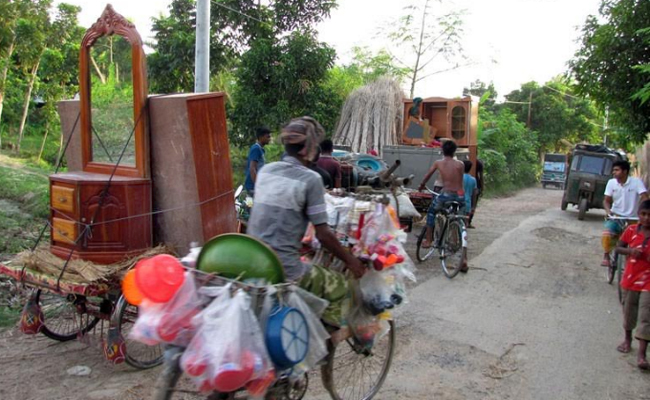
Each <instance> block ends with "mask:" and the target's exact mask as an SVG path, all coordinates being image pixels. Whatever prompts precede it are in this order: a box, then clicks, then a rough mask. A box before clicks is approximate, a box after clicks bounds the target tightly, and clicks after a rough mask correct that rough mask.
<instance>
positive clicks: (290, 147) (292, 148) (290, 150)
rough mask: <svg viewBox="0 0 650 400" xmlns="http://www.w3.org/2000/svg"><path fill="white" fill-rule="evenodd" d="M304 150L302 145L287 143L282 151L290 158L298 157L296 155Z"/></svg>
mask: <svg viewBox="0 0 650 400" xmlns="http://www.w3.org/2000/svg"><path fill="white" fill-rule="evenodd" d="M304 148H305V144H304V143H295V144H289V143H287V144H285V145H284V151H286V152H287V154H288V155H290V156H291V157H298V153H300V151H302V149H304Z"/></svg>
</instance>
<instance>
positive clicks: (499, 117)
mask: <svg viewBox="0 0 650 400" xmlns="http://www.w3.org/2000/svg"><path fill="white" fill-rule="evenodd" d="M536 143H537V137H536V135H535V133H534V132H531V131H530V130H528V129H526V126H525V125H524V124H523V123H521V122H519V121H518V120H517V117H516V115H515V114H513V113H512V112H511V111H510V110H508V109H503V110H501V111H499V112H498V113H496V114H495V113H493V112H491V111H489V110H487V109H480V110H479V144H478V149H479V158H480V159H481V160H482V161H483V164H484V168H485V185H486V189H487V190H488V191H489V192H491V193H500V192H503V191H509V190H513V189H517V188H520V187H525V186H530V185H532V184H533V183H535V182H536V181H537V176H538V174H539V169H540V162H539V158H538V156H537V152H538V150H539V149H538V147H537V144H536Z"/></svg>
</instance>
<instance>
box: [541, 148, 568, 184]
mask: <svg viewBox="0 0 650 400" xmlns="http://www.w3.org/2000/svg"><path fill="white" fill-rule="evenodd" d="M566 161H567V156H566V154H552V153H548V154H544V167H543V169H542V179H541V182H542V187H543V188H544V189H546V186H548V185H553V186H557V187H559V188H560V189H561V190H564V183H565V181H566V170H567V162H566Z"/></svg>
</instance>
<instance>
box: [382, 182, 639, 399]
mask: <svg viewBox="0 0 650 400" xmlns="http://www.w3.org/2000/svg"><path fill="white" fill-rule="evenodd" d="M560 198H561V192H559V191H554V190H542V189H530V190H526V191H524V192H522V193H520V194H519V195H517V196H516V197H512V198H508V199H503V200H500V201H490V202H489V203H488V204H486V207H485V208H483V209H481V210H479V214H478V216H477V225H478V227H479V228H478V229H477V230H476V231H470V234H471V236H470V243H471V242H472V238H473V237H475V238H478V243H479V244H478V247H479V248H478V249H477V248H476V247H474V248H473V250H474V251H473V253H474V254H476V253H477V252H478V253H479V254H478V255H475V256H474V257H473V259H472V260H471V263H470V265H471V266H472V267H473V268H474V269H473V270H470V273H469V274H468V275H466V276H462V275H461V276H458V277H456V278H455V279H453V280H451V281H450V280H448V279H445V278H444V277H443V276H442V275H441V273H439V272H438V273H437V274H436V273H435V271H434V272H431V274H432V276H430V277H427V280H426V281H425V282H423V283H421V284H420V285H419V286H417V287H416V288H415V289H414V290H413V291H412V292H411V296H410V298H411V303H410V304H409V306H408V308H405V309H404V311H403V313H402V315H400V316H399V319H398V321H399V327H400V328H401V331H400V332H399V337H400V347H399V351H398V353H397V357H396V363H395V368H394V369H393V371H392V373H391V375H390V377H389V380H388V383H387V384H386V385H385V388H384V390H383V391H382V392H381V396H379V398H381V399H391V398H398V399H549V400H550V399H650V376H649V375H648V374H646V373H642V372H640V371H638V370H637V368H636V366H635V357H634V356H633V355H621V354H619V353H617V352H616V351H615V347H616V345H617V344H618V343H619V342H620V340H621V339H622V328H621V314H620V307H619V305H618V299H617V295H616V288H615V286H609V285H607V284H606V283H605V281H604V272H603V270H602V268H601V267H599V266H598V264H599V262H600V258H599V257H600V252H599V250H598V249H599V235H600V231H601V230H602V219H603V215H604V214H603V213H602V212H600V211H593V212H590V214H589V215H588V217H587V219H586V220H585V221H582V222H581V221H578V220H577V212H576V211H574V210H569V211H568V212H562V211H560V209H559V202H560ZM499 210H500V211H499ZM499 215H504V217H503V219H504V221H502V222H500V221H499ZM513 223H517V224H516V226H512V225H513ZM508 226H512V227H511V228H509V229H508V230H507V231H505V232H502V231H503V228H504V227H508ZM486 229H488V230H491V229H494V230H495V231H496V232H497V233H500V235H499V236H498V237H497V238H496V239H495V240H493V241H490V240H489V239H487V240H486V237H490V236H492V235H489V234H485V233H481V232H482V231H484V230H486ZM501 232H502V233H501ZM488 243H489V244H488ZM470 247H471V244H470ZM481 247H483V248H481ZM423 268H424V269H433V270H438V269H439V265H438V262H437V261H436V262H431V263H430V264H429V265H426V266H423ZM420 275H426V274H423V273H422V272H421V273H420Z"/></svg>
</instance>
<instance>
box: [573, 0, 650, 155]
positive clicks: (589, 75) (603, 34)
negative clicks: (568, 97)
mask: <svg viewBox="0 0 650 400" xmlns="http://www.w3.org/2000/svg"><path fill="white" fill-rule="evenodd" d="M598 11H599V15H598V16H594V15H590V16H589V17H587V20H586V22H585V26H584V27H583V29H582V38H581V46H580V49H579V50H578V51H577V52H576V54H575V56H574V58H573V59H572V60H571V61H570V63H569V65H570V68H571V73H572V74H573V76H574V77H575V79H576V80H577V83H578V85H577V87H578V89H579V92H580V93H582V94H585V95H589V96H590V97H591V98H593V99H594V100H595V101H596V102H597V103H598V104H599V106H600V107H601V108H602V109H605V108H608V109H609V111H610V124H612V125H614V126H619V127H622V128H626V129H627V130H629V132H630V133H631V134H630V136H629V137H628V140H629V141H630V142H636V143H639V142H642V141H643V140H645V137H646V135H647V133H648V132H649V131H650V102H648V101H646V102H644V101H643V97H642V95H639V96H635V94H637V93H639V92H640V91H641V92H642V91H643V90H644V87H645V85H646V84H647V83H648V75H646V73H645V72H644V71H645V67H644V65H647V64H650V51H648V42H647V40H644V36H645V34H644V32H645V31H644V29H645V28H648V23H649V21H650V2H649V1H647V0H602V3H601V5H600V8H599V10H598Z"/></svg>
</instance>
